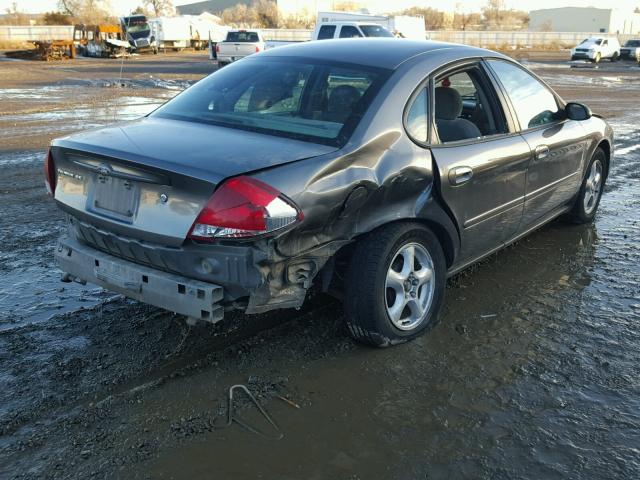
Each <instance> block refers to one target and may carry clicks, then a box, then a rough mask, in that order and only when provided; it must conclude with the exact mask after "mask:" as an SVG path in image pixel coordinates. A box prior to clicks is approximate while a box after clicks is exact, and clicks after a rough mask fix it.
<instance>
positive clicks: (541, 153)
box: [536, 145, 549, 160]
mask: <svg viewBox="0 0 640 480" xmlns="http://www.w3.org/2000/svg"><path fill="white" fill-rule="evenodd" d="M548 156H549V147H548V146H547V145H538V146H537V147H536V160H544V159H545V158H547V157H548Z"/></svg>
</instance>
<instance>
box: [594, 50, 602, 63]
mask: <svg viewBox="0 0 640 480" xmlns="http://www.w3.org/2000/svg"><path fill="white" fill-rule="evenodd" d="M601 59H602V55H600V52H598V53H596V56H595V57H593V63H600V60H601Z"/></svg>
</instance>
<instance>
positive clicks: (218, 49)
mask: <svg viewBox="0 0 640 480" xmlns="http://www.w3.org/2000/svg"><path fill="white" fill-rule="evenodd" d="M216 53H220V45H216Z"/></svg>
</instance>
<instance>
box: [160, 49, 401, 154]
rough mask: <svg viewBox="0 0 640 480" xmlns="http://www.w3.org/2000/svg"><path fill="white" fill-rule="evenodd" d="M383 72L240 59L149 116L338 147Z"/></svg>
mask: <svg viewBox="0 0 640 480" xmlns="http://www.w3.org/2000/svg"><path fill="white" fill-rule="evenodd" d="M388 75H389V72H388V71H386V70H382V69H372V68H368V67H358V66H353V67H351V66H349V67H342V66H334V65H328V64H319V63H312V62H310V63H306V62H305V61H302V60H299V59H296V60H293V59H292V60H288V59H285V58H278V59H265V58H262V59H254V60H252V59H245V60H243V61H242V62H238V63H235V64H233V65H230V66H228V67H226V68H224V69H222V70H218V71H217V72H216V73H214V74H212V75H210V76H209V77H207V78H205V79H203V80H201V81H200V82H198V83H196V84H195V85H194V86H192V87H191V88H189V89H187V90H185V91H184V92H183V93H182V94H180V95H178V96H177V97H175V98H174V99H172V100H170V101H169V102H167V103H166V104H165V105H163V106H162V107H160V108H159V109H158V110H156V111H155V112H153V113H152V114H151V116H154V117H164V118H172V119H176V120H184V121H191V122H199V123H209V124H212V125H219V126H223V127H228V128H236V129H241V130H250V131H256V132H260V133H265V134H270V135H277V136H284V137H289V138H295V139H300V140H305V141H311V142H316V143H323V144H327V145H336V146H341V145H342V144H344V142H346V139H348V137H349V136H350V134H351V132H352V131H353V130H354V129H355V127H356V126H357V124H358V123H359V121H360V119H361V117H362V115H363V114H364V112H365V111H366V109H367V107H368V106H369V104H370V103H371V101H372V100H373V98H374V97H375V94H376V93H377V91H378V90H379V88H380V86H381V85H382V84H383V83H384V81H385V80H386V78H387V77H388Z"/></svg>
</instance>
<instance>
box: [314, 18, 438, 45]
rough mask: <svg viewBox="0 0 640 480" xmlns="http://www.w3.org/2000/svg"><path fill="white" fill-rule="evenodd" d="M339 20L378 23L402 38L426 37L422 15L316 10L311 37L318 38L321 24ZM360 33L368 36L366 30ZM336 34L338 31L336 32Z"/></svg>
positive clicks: (416, 38) (423, 38) (415, 38)
mask: <svg viewBox="0 0 640 480" xmlns="http://www.w3.org/2000/svg"><path fill="white" fill-rule="evenodd" d="M341 22H342V23H347V22H357V23H362V24H365V25H366V24H374V25H380V26H381V27H384V28H386V29H387V30H388V31H390V32H391V33H393V34H394V35H396V36H399V37H402V38H411V39H413V40H425V39H426V38H427V31H426V29H425V25H424V17H422V16H415V17H412V16H408V15H395V16H385V15H369V14H363V13H350V12H318V17H317V19H316V29H315V33H314V36H313V38H314V39H317V38H318V33H319V31H320V29H321V28H322V26H323V25H331V24H337V23H341ZM325 30H326V29H325ZM362 33H363V34H364V35H363V36H369V35H366V32H362ZM336 34H338V32H336ZM338 35H339V34H338Z"/></svg>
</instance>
